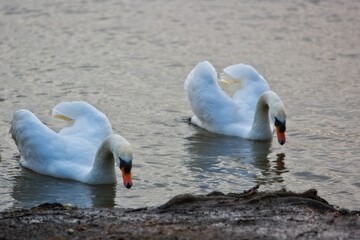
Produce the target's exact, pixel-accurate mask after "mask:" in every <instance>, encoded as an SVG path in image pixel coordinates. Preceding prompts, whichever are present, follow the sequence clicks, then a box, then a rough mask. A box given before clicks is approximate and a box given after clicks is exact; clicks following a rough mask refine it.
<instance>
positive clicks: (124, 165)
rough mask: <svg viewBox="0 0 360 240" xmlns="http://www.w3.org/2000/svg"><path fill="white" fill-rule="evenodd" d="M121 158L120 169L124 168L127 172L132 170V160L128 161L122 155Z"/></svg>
mask: <svg viewBox="0 0 360 240" xmlns="http://www.w3.org/2000/svg"><path fill="white" fill-rule="evenodd" d="M119 160H120V169H122V168H124V171H125V173H128V172H130V171H131V168H132V161H129V162H127V161H125V160H123V159H122V158H120V157H119Z"/></svg>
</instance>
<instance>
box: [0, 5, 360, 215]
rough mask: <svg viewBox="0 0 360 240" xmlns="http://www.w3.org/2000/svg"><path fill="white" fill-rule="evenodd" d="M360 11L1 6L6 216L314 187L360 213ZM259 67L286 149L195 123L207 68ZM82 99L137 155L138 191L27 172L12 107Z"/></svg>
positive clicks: (0, 131) (1, 188)
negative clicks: (190, 92)
mask: <svg viewBox="0 0 360 240" xmlns="http://www.w3.org/2000/svg"><path fill="white" fill-rule="evenodd" d="M359 11H360V2H359V1H355V0H353V1H351V0H346V1H345V0H343V1H340V0H339V1H335V0H326V1H321V0H312V1H295V0H293V1H288V0H269V1H238V0H229V1H222V0H213V1H182V0H173V1H171V0H153V1H141V0H127V1H117V0H108V1H98V0H93V1H80V0H74V1H65V0H55V1H45V0H37V1H35V0H13V1H0V32H1V34H0V53H1V54H0V108H1V114H0V211H1V210H5V209H9V208H29V207H33V206H35V205H37V204H40V203H44V202H61V203H68V204H72V205H77V206H79V207H132V208H133V207H143V206H156V205H159V204H162V203H164V202H166V201H167V200H168V199H169V198H171V197H172V196H175V195H178V194H183V193H197V194H206V193H209V192H211V191H214V190H216V191H222V192H225V193H227V192H241V191H243V190H247V189H249V188H251V187H253V186H255V185H256V184H258V183H259V184H261V190H274V189H281V188H286V189H289V190H292V191H299V192H300V191H305V190H307V189H309V188H316V189H317V190H318V191H319V195H320V196H321V197H324V198H325V199H327V200H328V201H329V202H330V203H331V204H335V205H337V206H340V207H344V208H349V209H353V210H360V201H359V200H360V175H359V170H360V159H359V156H360V127H359V119H360V107H359V106H360V97H359V94H360V84H359V79H358V78H359V75H360V67H359V66H360V45H359V42H360V26H359V22H360V14H359ZM205 59H206V60H209V61H210V62H212V63H213V64H214V66H215V67H216V68H217V70H218V71H221V69H222V68H224V67H226V66H228V65H231V64H234V63H239V62H243V63H247V64H251V65H252V66H254V67H255V68H256V69H257V70H258V71H259V72H260V73H261V74H262V75H263V76H264V77H265V78H266V79H267V80H268V82H269V84H270V86H271V87H272V89H273V90H274V91H276V92H277V93H278V94H279V95H280V96H281V98H282V100H283V101H284V103H285V105H286V108H287V114H288V119H287V143H286V144H285V145H283V146H280V145H279V144H278V143H277V141H276V140H275V139H274V141H272V142H257V141H249V140H244V139H240V138H235V137H225V136H219V135H216V134H212V133H209V132H206V131H204V130H201V129H199V128H196V127H194V126H191V125H189V124H187V123H186V121H185V120H186V118H188V117H190V116H191V115H192V113H191V110H190V108H189V107H188V105H187V102H186V98H185V94H184V90H183V83H184V80H185V78H186V76H187V74H188V73H189V72H190V70H191V69H192V68H193V67H194V66H195V64H196V63H198V62H199V61H202V60H205ZM70 100H85V101H88V102H89V103H91V104H93V105H94V106H96V107H97V108H98V109H100V110H101V111H103V112H104V113H106V114H107V116H108V118H109V120H110V122H111V123H112V126H113V129H114V132H117V133H120V134H121V135H123V136H124V137H126V138H127V139H128V140H129V141H130V142H131V143H132V145H133V148H134V165H133V177H134V180H133V182H134V185H133V188H131V189H130V190H128V189H125V188H124V187H123V186H122V181H121V175H120V171H119V174H118V178H119V183H118V184H117V185H108V186H90V185H86V184H82V183H78V182H73V181H66V180H61V179H55V178H51V177H47V176H42V175H39V174H36V173H34V172H31V171H28V170H26V169H22V168H21V167H20V166H19V163H18V160H19V154H18V151H17V149H16V146H15V144H14V142H13V140H12V139H11V136H10V134H9V133H8V131H9V128H10V122H11V118H12V112H13V111H15V110H17V109H20V108H26V109H29V110H31V111H33V112H34V113H35V114H36V115H37V116H38V117H39V118H40V119H41V120H42V121H43V122H44V123H45V124H47V125H48V126H50V127H52V128H54V129H57V130H58V129H60V128H61V126H62V122H61V121H60V120H54V119H52V118H51V116H50V112H51V109H52V107H54V106H55V105H56V104H57V103H59V102H62V101H70Z"/></svg>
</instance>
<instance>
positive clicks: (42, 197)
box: [11, 168, 116, 208]
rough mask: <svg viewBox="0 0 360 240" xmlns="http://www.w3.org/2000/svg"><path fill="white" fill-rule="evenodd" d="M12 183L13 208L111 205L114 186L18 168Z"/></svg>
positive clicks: (112, 205)
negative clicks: (55, 176) (43, 204)
mask: <svg viewBox="0 0 360 240" xmlns="http://www.w3.org/2000/svg"><path fill="white" fill-rule="evenodd" d="M21 172H22V173H21V175H20V176H17V177H16V179H15V182H14V186H13V191H12V194H11V195H12V197H13V198H14V199H15V200H16V202H15V203H14V207H21V208H31V207H34V206H37V205H39V204H42V203H45V202H48V203H54V202H58V203H62V204H70V205H73V206H78V207H114V206H115V201H114V199H115V187H116V185H87V184H83V183H80V182H75V181H70V180H63V179H57V178H52V177H48V176H44V175H40V174H37V173H34V172H32V171H30V170H27V169H24V168H23V169H22V171H21Z"/></svg>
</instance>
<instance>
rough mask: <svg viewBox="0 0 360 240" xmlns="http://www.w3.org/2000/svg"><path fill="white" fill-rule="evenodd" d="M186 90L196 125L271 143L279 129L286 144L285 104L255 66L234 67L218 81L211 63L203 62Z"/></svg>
mask: <svg viewBox="0 0 360 240" xmlns="http://www.w3.org/2000/svg"><path fill="white" fill-rule="evenodd" d="M184 87H185V92H186V95H187V98H188V102H189V104H190V107H191V109H192V111H193V113H194V114H195V115H194V116H193V117H192V118H191V123H192V124H194V125H197V126H199V127H201V128H204V129H206V130H208V131H210V132H214V133H218V134H224V135H229V136H237V137H241V138H247V139H254V140H270V139H272V136H273V132H274V131H275V129H276V132H277V137H278V141H279V143H280V144H281V145H282V144H284V143H285V141H286V140H285V130H286V126H285V124H286V112H285V107H284V104H283V102H282V101H281V99H280V97H279V96H278V95H277V94H276V93H275V92H273V91H271V89H270V87H269V84H268V83H267V81H266V80H265V79H264V78H263V77H262V76H261V75H260V74H259V73H258V72H257V71H256V70H255V69H254V68H253V67H251V66H249V65H246V64H236V65H231V66H229V67H226V68H225V69H224V73H223V74H222V76H221V78H220V79H218V77H217V73H216V71H215V69H214V67H213V66H212V65H211V63H209V62H207V61H204V62H200V63H198V64H197V65H196V66H195V68H194V69H193V70H192V71H191V72H190V73H189V75H188V76H187V78H186V80H185V84H184Z"/></svg>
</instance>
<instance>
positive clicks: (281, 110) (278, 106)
mask: <svg viewBox="0 0 360 240" xmlns="http://www.w3.org/2000/svg"><path fill="white" fill-rule="evenodd" d="M270 117H271V118H272V119H271V120H272V121H273V123H274V125H275V130H276V136H277V139H278V142H279V143H280V145H283V144H285V142H286V137H285V131H286V113H285V107H284V104H283V103H282V101H281V100H280V101H278V102H276V103H275V104H273V106H272V107H271V108H270Z"/></svg>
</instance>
